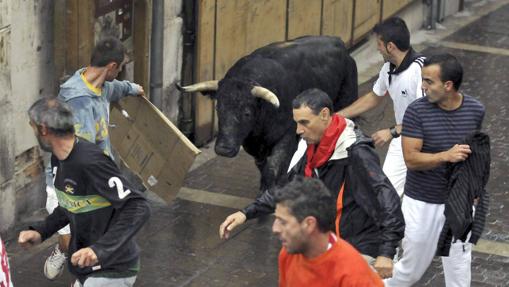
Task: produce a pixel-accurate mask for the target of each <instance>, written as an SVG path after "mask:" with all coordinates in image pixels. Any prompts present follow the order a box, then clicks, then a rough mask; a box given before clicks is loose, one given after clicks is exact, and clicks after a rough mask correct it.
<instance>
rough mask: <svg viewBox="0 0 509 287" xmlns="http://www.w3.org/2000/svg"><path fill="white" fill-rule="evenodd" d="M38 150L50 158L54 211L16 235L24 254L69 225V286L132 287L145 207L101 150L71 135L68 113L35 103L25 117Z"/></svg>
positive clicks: (61, 106) (59, 105)
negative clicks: (55, 200)
mask: <svg viewBox="0 0 509 287" xmlns="http://www.w3.org/2000/svg"><path fill="white" fill-rule="evenodd" d="M28 115H29V117H30V125H31V126H32V128H33V129H34V133H35V135H36V137H37V140H38V141H39V145H40V147H41V149H43V150H44V151H48V152H51V153H52V157H51V167H52V172H53V183H54V186H55V191H56V193H57V197H58V206H57V207H56V208H55V209H54V210H53V213H51V214H50V215H49V216H48V217H46V219H45V220H44V221H42V222H39V223H36V224H34V225H33V226H30V228H29V230H25V231H22V232H21V233H20V234H19V238H18V242H19V243H20V245H21V246H23V247H25V248H28V247H31V246H32V245H34V244H38V243H40V242H42V241H44V240H46V239H47V238H49V237H51V235H53V234H54V233H55V232H57V230H59V229H60V228H62V227H64V226H65V225H67V224H69V225H70V228H71V241H70V245H69V251H68V252H69V253H68V254H69V255H70V256H68V257H67V258H68V262H67V263H68V267H69V269H70V272H71V273H72V274H73V275H74V276H76V277H77V278H78V281H79V282H78V283H77V284H75V285H74V286H82V285H81V284H83V286H132V285H133V284H134V281H135V280H136V275H137V272H138V269H139V248H138V246H137V244H136V243H135V241H134V235H135V234H136V233H137V232H138V231H139V230H140V228H141V227H142V225H143V224H144V223H145V222H146V221H147V220H148V217H149V216H150V209H149V205H148V203H147V201H146V199H145V197H144V196H143V194H142V193H141V192H139V191H136V190H134V189H132V188H131V186H130V184H129V183H128V182H127V181H126V180H125V179H124V178H123V176H122V174H121V173H120V171H119V170H118V168H117V166H116V165H115V163H114V162H113V160H112V159H111V158H110V157H109V156H107V155H106V154H104V152H103V150H102V149H101V148H100V147H99V146H97V145H95V144H93V143H90V142H88V141H86V140H84V139H82V138H79V137H76V136H75V135H74V132H75V130H74V121H73V115H72V112H71V110H70V107H69V106H68V105H67V104H65V103H63V102H59V101H57V100H55V99H40V100H38V101H36V102H35V103H34V104H33V105H32V107H31V108H30V109H29V111H28Z"/></svg>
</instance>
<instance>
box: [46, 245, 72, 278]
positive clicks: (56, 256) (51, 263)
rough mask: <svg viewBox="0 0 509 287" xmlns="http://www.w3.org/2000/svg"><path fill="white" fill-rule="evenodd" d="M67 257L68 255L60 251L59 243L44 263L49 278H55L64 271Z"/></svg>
mask: <svg viewBox="0 0 509 287" xmlns="http://www.w3.org/2000/svg"><path fill="white" fill-rule="evenodd" d="M66 259H67V257H66V256H65V254H64V253H62V251H60V249H59V248H58V244H57V245H56V246H55V249H53V252H51V255H50V256H49V257H48V258H47V259H46V262H45V263H44V276H46V278H48V279H49V280H54V279H55V278H57V277H58V276H60V275H61V274H62V272H63V271H64V266H65V261H66Z"/></svg>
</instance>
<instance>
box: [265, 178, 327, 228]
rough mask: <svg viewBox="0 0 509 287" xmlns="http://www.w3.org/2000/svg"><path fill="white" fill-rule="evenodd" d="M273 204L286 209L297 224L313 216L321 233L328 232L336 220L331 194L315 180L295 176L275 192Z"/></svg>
mask: <svg viewBox="0 0 509 287" xmlns="http://www.w3.org/2000/svg"><path fill="white" fill-rule="evenodd" d="M274 202H275V203H276V204H278V203H279V204H281V205H283V206H285V207H287V208H288V209H289V210H290V213H291V214H292V215H293V216H295V218H297V220H298V221H299V222H302V220H304V218H306V217H308V216H313V217H314V218H316V221H317V224H318V229H319V230H320V231H321V232H328V231H330V230H331V229H332V227H333V224H334V221H335V219H336V204H335V203H336V202H335V200H334V198H333V197H332V194H331V193H330V191H329V190H328V189H327V187H325V185H324V184H323V183H322V182H321V181H320V180H318V179H315V178H304V177H302V176H297V177H296V178H295V179H293V180H292V181H291V182H290V183H288V184H287V185H285V186H284V187H282V188H280V189H277V190H276V191H275V194H274Z"/></svg>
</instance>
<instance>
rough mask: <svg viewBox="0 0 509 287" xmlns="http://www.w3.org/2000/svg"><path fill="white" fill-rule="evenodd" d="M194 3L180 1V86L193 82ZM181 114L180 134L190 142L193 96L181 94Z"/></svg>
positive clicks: (192, 124)
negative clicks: (181, 35)
mask: <svg viewBox="0 0 509 287" xmlns="http://www.w3.org/2000/svg"><path fill="white" fill-rule="evenodd" d="M195 2H196V1H189V0H182V5H183V6H182V18H183V19H182V20H183V21H184V27H183V31H182V32H183V46H184V47H183V53H182V54H183V59H182V73H181V79H182V81H181V85H182V86H186V85H188V84H192V83H193V82H194V80H195V79H194V68H195V67H194V54H195V43H196V32H195V31H196V26H195V25H196V15H198V13H196V12H197V11H196V6H195ZM180 104H181V105H180V107H181V113H180V121H179V128H180V130H181V131H182V133H183V134H184V135H185V136H186V137H187V138H189V139H191V140H192V137H193V131H194V120H193V118H194V117H193V106H194V95H190V94H182V97H181V102H180Z"/></svg>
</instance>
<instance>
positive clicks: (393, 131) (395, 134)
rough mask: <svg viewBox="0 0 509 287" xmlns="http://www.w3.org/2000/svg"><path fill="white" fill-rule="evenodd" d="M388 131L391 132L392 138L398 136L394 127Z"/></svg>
mask: <svg viewBox="0 0 509 287" xmlns="http://www.w3.org/2000/svg"><path fill="white" fill-rule="evenodd" d="M389 130H390V131H391V135H392V138H397V137H399V135H400V134H399V133H398V130H397V129H396V126H393V127H392V128H390V129H389Z"/></svg>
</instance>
